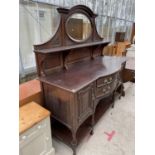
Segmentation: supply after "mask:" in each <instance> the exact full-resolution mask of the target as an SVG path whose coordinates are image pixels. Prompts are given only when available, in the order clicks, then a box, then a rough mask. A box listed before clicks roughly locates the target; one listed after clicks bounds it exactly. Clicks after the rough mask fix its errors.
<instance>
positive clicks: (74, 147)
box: [71, 131, 77, 155]
mask: <svg viewBox="0 0 155 155" xmlns="http://www.w3.org/2000/svg"><path fill="white" fill-rule="evenodd" d="M71 145H72V150H73V155H76V147H77V137H76V131H73V132H72V142H71Z"/></svg>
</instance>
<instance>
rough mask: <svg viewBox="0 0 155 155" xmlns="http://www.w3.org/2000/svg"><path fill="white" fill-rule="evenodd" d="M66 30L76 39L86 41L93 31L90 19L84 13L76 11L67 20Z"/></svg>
mask: <svg viewBox="0 0 155 155" xmlns="http://www.w3.org/2000/svg"><path fill="white" fill-rule="evenodd" d="M66 32H67V34H68V36H69V37H70V38H71V39H72V40H74V41H77V42H80V41H85V40H87V39H88V38H89V37H90V35H91V32H92V27H91V23H90V20H89V19H88V17H87V16H85V15H84V14H81V13H75V14H73V15H71V16H70V17H69V18H68V20H67V22H66Z"/></svg>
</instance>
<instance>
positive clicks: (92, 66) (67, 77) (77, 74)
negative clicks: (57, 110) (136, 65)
mask: <svg viewBox="0 0 155 155" xmlns="http://www.w3.org/2000/svg"><path fill="white" fill-rule="evenodd" d="M126 60H127V58H126V57H109V56H104V57H98V58H96V59H94V60H87V61H81V62H78V63H74V64H72V65H70V67H69V69H68V70H62V71H60V72H56V73H54V74H51V75H48V76H46V77H40V78H39V80H40V81H42V82H44V83H47V84H50V85H53V86H56V87H59V88H62V89H65V90H68V91H70V92H73V93H74V92H77V91H78V90H80V89H81V88H83V87H85V86H87V85H88V84H90V83H91V82H93V81H95V80H97V79H98V78H100V77H104V76H108V75H110V74H113V73H115V72H117V71H119V70H120V69H121V64H122V63H124V62H125V61H126ZM88 61H89V63H88Z"/></svg>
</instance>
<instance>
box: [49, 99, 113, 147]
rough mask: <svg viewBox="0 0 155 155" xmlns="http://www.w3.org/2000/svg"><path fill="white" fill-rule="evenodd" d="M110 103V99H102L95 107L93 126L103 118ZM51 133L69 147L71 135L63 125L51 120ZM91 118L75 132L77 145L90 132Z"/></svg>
mask: <svg viewBox="0 0 155 155" xmlns="http://www.w3.org/2000/svg"><path fill="white" fill-rule="evenodd" d="M111 104H112V102H111V101H110V98H107V99H104V101H103V100H101V101H100V103H99V104H98V105H97V107H96V112H95V124H96V123H97V122H98V121H99V119H100V118H101V117H102V116H103V114H104V113H105V112H106V110H107V109H108V108H109V107H110V106H111ZM51 124H52V133H53V136H54V137H55V138H56V139H58V140H60V141H62V142H63V143H65V144H66V145H68V146H70V147H71V141H72V135H71V132H70V130H69V129H68V128H67V127H66V126H64V125H63V124H61V123H59V122H58V121H56V120H54V119H52V122H51ZM90 124H91V117H89V118H88V119H87V120H86V121H85V122H84V123H83V124H82V125H81V126H80V128H79V129H78V132H77V140H78V144H79V143H80V142H81V141H82V140H83V138H84V137H86V136H87V135H88V134H89V133H90V131H91V126H90Z"/></svg>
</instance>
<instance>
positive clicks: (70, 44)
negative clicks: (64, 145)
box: [34, 5, 126, 155]
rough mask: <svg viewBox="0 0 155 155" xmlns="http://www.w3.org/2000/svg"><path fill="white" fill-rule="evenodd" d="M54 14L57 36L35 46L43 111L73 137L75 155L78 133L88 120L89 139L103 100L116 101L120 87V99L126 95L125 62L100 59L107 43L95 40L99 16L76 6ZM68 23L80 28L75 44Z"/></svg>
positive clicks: (59, 10) (122, 60)
mask: <svg viewBox="0 0 155 155" xmlns="http://www.w3.org/2000/svg"><path fill="white" fill-rule="evenodd" d="M57 10H58V12H59V14H60V17H61V18H60V25H59V27H58V30H57V32H56V33H55V35H54V36H53V37H52V38H51V39H50V40H49V41H47V42H45V43H43V44H40V45H34V52H35V56H36V64H37V72H38V79H39V80H40V82H41V87H42V91H43V96H44V106H45V107H46V108H47V109H48V110H50V111H52V118H53V119H55V120H57V121H59V122H61V123H62V124H63V125H65V126H66V127H67V128H68V129H69V130H70V131H71V133H72V141H71V146H72V149H73V153H74V155H75V154H76V146H77V137H76V133H77V130H78V129H79V127H80V126H81V125H82V124H83V122H84V121H85V120H86V119H87V118H88V117H91V120H92V121H91V126H92V129H91V134H93V125H94V114H95V110H96V107H97V104H98V103H99V101H100V100H101V99H103V98H105V97H107V96H111V99H112V100H114V95H115V92H116V90H117V88H118V87H120V89H121V91H120V95H124V91H123V83H122V80H121V70H122V67H123V65H124V63H125V61H126V58H125V57H108V56H104V55H103V54H102V51H103V48H104V47H105V46H107V45H108V44H109V41H107V40H105V39H103V38H101V37H100V36H99V35H98V33H97V30H96V25H95V18H96V16H97V15H96V14H94V13H93V12H92V11H91V10H90V9H89V8H88V7H86V6H83V5H78V6H74V7H72V8H71V9H65V8H58V9H57ZM70 18H71V19H72V20H71V21H74V22H75V21H76V18H77V19H78V21H76V22H75V23H78V22H79V24H81V23H83V25H82V26H80V30H79V31H81V32H82V33H83V34H84V35H81V32H80V33H79V34H80V35H79V34H78V37H77V38H76V36H77V34H76V32H75V30H77V27H76V24H70V23H71V22H68V21H69V20H70ZM79 18H81V19H80V20H79ZM73 19H74V20H73ZM68 23H69V24H68ZM86 26H87V29H85V27H86ZM68 29H69V30H70V31H68ZM88 29H89V30H88ZM69 33H70V34H69Z"/></svg>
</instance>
